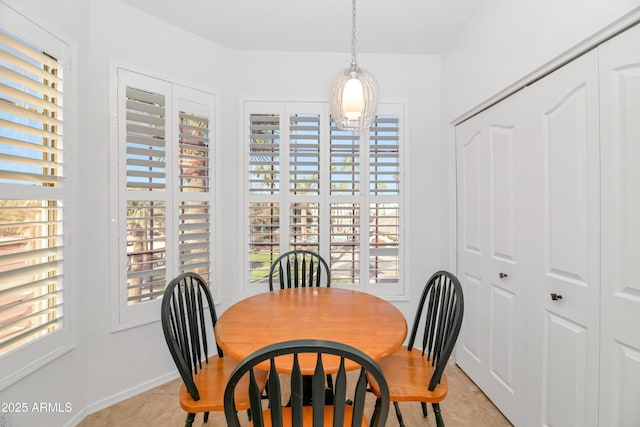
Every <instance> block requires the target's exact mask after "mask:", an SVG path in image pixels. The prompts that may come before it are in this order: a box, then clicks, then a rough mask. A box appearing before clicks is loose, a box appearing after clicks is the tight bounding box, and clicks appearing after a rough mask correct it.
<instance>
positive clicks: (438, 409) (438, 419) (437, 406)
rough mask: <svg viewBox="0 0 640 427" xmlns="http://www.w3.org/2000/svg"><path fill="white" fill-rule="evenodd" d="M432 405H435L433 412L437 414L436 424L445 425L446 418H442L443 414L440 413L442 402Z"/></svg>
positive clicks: (441, 426) (440, 426)
mask: <svg viewBox="0 0 640 427" xmlns="http://www.w3.org/2000/svg"><path fill="white" fill-rule="evenodd" d="M431 406H433V412H434V413H435V414H436V426H438V427H444V420H443V419H442V414H441V413H440V404H439V403H432V404H431Z"/></svg>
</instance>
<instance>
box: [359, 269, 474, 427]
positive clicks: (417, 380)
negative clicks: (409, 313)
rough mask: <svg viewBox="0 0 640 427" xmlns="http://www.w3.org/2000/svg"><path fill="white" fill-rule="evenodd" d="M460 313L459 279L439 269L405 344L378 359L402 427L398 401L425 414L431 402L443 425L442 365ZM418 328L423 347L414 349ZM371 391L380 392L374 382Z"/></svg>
mask: <svg viewBox="0 0 640 427" xmlns="http://www.w3.org/2000/svg"><path fill="white" fill-rule="evenodd" d="M425 307H426V311H425V310H424V308H425ZM463 312H464V298H463V295H462V287H461V286H460V282H459V281H458V279H457V278H456V277H455V276H454V275H453V274H451V273H449V272H446V271H438V272H437V273H435V274H434V275H433V276H431V278H430V279H429V281H428V282H427V284H426V285H425V287H424V290H423V291H422V297H421V298H420V302H419V303H418V311H417V313H416V317H415V319H414V322H413V327H412V329H411V335H410V337H409V342H408V346H403V347H402V348H400V349H399V350H397V351H396V352H395V353H393V354H392V355H391V356H389V357H387V358H385V359H383V360H382V361H381V362H380V367H381V368H382V371H383V372H384V375H385V377H386V378H387V382H388V386H389V395H390V399H391V401H392V402H393V405H394V407H395V410H396V415H397V416H398V421H399V422H400V425H401V426H404V423H403V421H402V413H401V412H400V406H399V405H398V402H420V403H421V404H422V413H423V414H424V416H425V417H426V416H427V403H431V404H432V407H433V411H434V413H435V416H436V425H437V426H438V427H444V421H443V419H442V414H441V413H440V402H441V401H442V400H444V398H445V396H446V395H447V390H448V385H447V377H446V375H445V374H444V368H445V366H446V365H447V362H448V360H449V356H450V355H451V351H452V350H453V347H454V345H455V343H456V340H457V339H458V334H459V332H460V326H461V325H462V316H463ZM423 314H424V317H423ZM421 319H422V320H421ZM419 328H422V329H423V333H422V339H421V341H420V342H421V343H422V348H421V349H416V348H414V343H415V340H416V335H417V333H418V329H419ZM418 345H420V344H419V343H418ZM371 391H373V393H374V394H375V395H376V396H379V395H380V391H379V389H378V388H377V387H376V385H375V383H374V382H373V381H372V384H371Z"/></svg>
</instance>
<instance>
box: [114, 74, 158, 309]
mask: <svg viewBox="0 0 640 427" xmlns="http://www.w3.org/2000/svg"><path fill="white" fill-rule="evenodd" d="M121 77H122V82H121V83H122V84H121V85H120V86H119V89H120V90H121V91H124V98H125V114H124V116H125V119H126V121H125V134H124V141H123V143H122V144H121V147H120V148H121V149H123V150H124V152H125V162H126V171H125V181H126V182H125V185H126V192H125V197H126V237H127V239H126V251H127V297H126V301H127V302H126V303H127V305H131V304H138V303H141V302H146V301H151V300H154V299H156V298H158V297H160V296H161V295H162V294H163V293H164V288H165V286H166V282H167V243H168V242H167V227H168V226H169V225H168V224H167V215H168V209H170V194H169V193H170V192H168V191H166V190H167V173H168V170H167V169H168V167H167V161H168V153H167V143H166V142H167V140H168V139H169V138H170V135H171V134H170V130H169V129H170V127H169V126H170V123H169V122H168V121H169V120H170V117H168V115H169V114H170V113H169V112H168V111H167V102H168V101H169V102H170V96H171V92H170V87H169V86H168V85H164V84H160V85H156V84H155V83H156V82H147V81H145V80H152V79H151V78H146V79H145V78H144V76H140V77H138V76H136V77H131V78H129V79H128V78H127V77H128V74H127V73H125V72H121ZM152 83H154V84H152ZM168 98H169V99H168Z"/></svg>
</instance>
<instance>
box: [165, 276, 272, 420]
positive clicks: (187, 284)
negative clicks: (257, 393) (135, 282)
mask: <svg viewBox="0 0 640 427" xmlns="http://www.w3.org/2000/svg"><path fill="white" fill-rule="evenodd" d="M207 313H208V315H207ZM161 318H162V330H163V331H164V337H165V339H166V341H167V345H168V346H169V352H170V353H171V357H173V361H174V362H175V364H176V367H177V368H178V371H179V372H180V376H181V377H182V382H183V384H182V386H181V388H180V393H179V395H180V406H181V407H182V409H184V410H185V411H187V413H188V415H187V421H186V424H185V426H187V427H189V426H191V425H192V424H193V421H194V419H195V415H196V413H200V412H204V421H205V422H207V420H208V418H209V412H210V411H223V410H224V389H225V387H226V385H227V381H228V379H229V377H230V376H231V372H232V371H233V370H234V369H235V367H236V365H237V362H236V361H234V360H233V359H231V358H230V357H224V354H223V353H222V350H221V349H220V347H219V346H218V344H217V342H215V337H214V338H213V342H212V345H211V347H212V350H213V346H214V345H215V347H216V350H217V354H214V355H213V356H211V357H208V356H207V355H208V354H209V345H208V338H207V337H208V336H212V335H211V334H212V333H213V327H214V326H215V324H216V320H217V316H216V311H215V307H214V305H213V299H212V298H211V293H210V292H209V287H208V286H207V284H206V283H205V282H204V280H203V279H202V277H200V276H199V275H197V274H195V273H184V274H182V275H180V276H178V277H176V278H175V279H173V280H172V281H171V282H170V283H169V285H168V286H167V288H166V290H165V292H164V297H163V300H162V315H161ZM266 378H267V372H265V371H259V370H256V373H255V381H256V384H257V387H258V388H259V389H260V390H262V389H264V387H265V383H266ZM245 383H247V384H248V379H247V380H245ZM236 402H237V405H238V408H241V409H248V408H249V397H248V395H247V393H246V391H245V392H244V393H242V392H240V393H239V394H238V395H237V396H236Z"/></svg>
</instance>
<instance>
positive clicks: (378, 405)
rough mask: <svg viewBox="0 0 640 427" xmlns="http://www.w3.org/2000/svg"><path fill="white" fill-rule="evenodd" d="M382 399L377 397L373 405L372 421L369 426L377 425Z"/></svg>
mask: <svg viewBox="0 0 640 427" xmlns="http://www.w3.org/2000/svg"><path fill="white" fill-rule="evenodd" d="M381 402H382V400H381V399H380V398H379V397H378V398H376V403H375V405H373V413H372V414H371V421H370V422H369V427H373V426H375V425H376V420H377V419H378V409H379V408H380V403H381Z"/></svg>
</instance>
